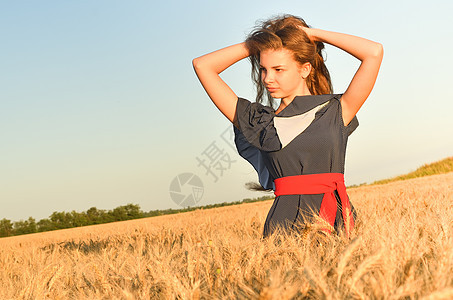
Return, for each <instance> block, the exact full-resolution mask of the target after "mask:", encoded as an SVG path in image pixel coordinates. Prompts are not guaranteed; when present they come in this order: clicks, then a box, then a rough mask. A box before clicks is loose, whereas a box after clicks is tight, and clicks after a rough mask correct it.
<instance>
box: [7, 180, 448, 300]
mask: <svg viewBox="0 0 453 300" xmlns="http://www.w3.org/2000/svg"><path fill="white" fill-rule="evenodd" d="M348 193H349V196H350V198H351V201H352V202H353V204H354V206H355V207H356V209H357V212H358V220H357V222H356V227H355V230H354V232H353V234H352V237H351V239H350V240H347V239H346V238H345V237H344V236H341V235H325V234H323V233H320V232H319V231H318V230H316V228H315V227H312V228H311V229H309V230H306V231H304V232H303V233H302V234H294V235H282V234H280V235H273V236H271V237H270V238H268V239H265V240H263V239H261V235H262V229H263V223H264V220H265V217H266V214H267V211H268V210H269V208H270V206H271V203H272V201H265V202H258V203H248V204H241V205H236V206H229V207H221V208H216V209H209V210H196V211H193V212H188V213H183V214H178V215H167V216H161V217H154V218H147V219H140V220H132V221H125V222H118V223H110V224H103V225H96V226H88V227H83V228H74V229H66V230H60V231H54V232H45V233H38V234H31V235H25V236H17V237H9V238H2V239H0V266H1V268H0V299H238V298H239V299H452V298H453V173H448V174H443V175H433V176H429V177H423V178H416V179H411V180H406V181H399V182H392V183H388V184H385V185H372V186H363V187H358V188H353V189H349V190H348Z"/></svg>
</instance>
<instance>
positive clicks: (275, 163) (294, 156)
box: [233, 94, 359, 237]
mask: <svg viewBox="0 0 453 300" xmlns="http://www.w3.org/2000/svg"><path fill="white" fill-rule="evenodd" d="M340 97H341V94H335V95H308V96H296V97H295V98H294V100H293V101H292V102H291V103H290V104H289V105H288V106H287V107H285V108H284V109H283V110H282V111H281V112H280V113H278V114H276V113H275V110H274V109H273V108H271V107H269V106H264V105H262V104H260V103H257V102H250V101H248V100H246V99H242V98H238V102H237V107H236V119H237V124H238V126H239V128H236V127H235V126H233V127H234V133H235V143H236V147H237V150H238V152H239V154H240V155H241V156H242V157H243V158H245V159H246V160H247V161H248V162H250V163H251V164H252V166H253V167H254V168H255V170H256V171H257V173H258V178H259V182H260V184H261V185H262V186H263V187H264V188H265V189H269V190H270V189H274V190H275V185H274V183H273V181H274V179H275V178H280V177H284V176H293V175H306V174H319V173H343V174H344V162H345V154H346V144H347V141H348V136H349V135H350V134H351V133H352V132H353V131H354V130H355V129H356V128H357V126H358V125H359V123H358V120H357V118H356V117H354V119H353V120H352V121H351V122H350V123H349V124H348V125H347V126H344V123H343V118H342V112H341V104H340ZM335 195H336V197H337V207H338V210H337V214H336V218H335V224H334V228H335V229H336V230H338V229H339V228H338V227H339V226H342V228H344V227H343V217H342V214H341V204H340V200H339V196H338V193H337V192H335ZM323 196H324V194H315V195H281V196H278V197H276V198H275V200H274V202H273V204H272V207H271V209H270V211H269V213H268V215H267V218H266V222H265V224H264V232H263V235H264V236H265V237H266V236H268V235H269V234H271V233H272V232H273V231H274V230H275V228H276V226H281V227H283V228H284V229H294V228H295V226H296V225H298V224H303V223H305V222H312V221H313V213H315V214H318V213H319V210H320V207H321V202H322V198H323ZM351 207H352V205H351ZM352 212H353V216H354V219H355V215H356V213H355V210H354V208H353V207H352ZM299 222H301V223H299Z"/></svg>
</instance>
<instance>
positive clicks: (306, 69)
mask: <svg viewBox="0 0 453 300" xmlns="http://www.w3.org/2000/svg"><path fill="white" fill-rule="evenodd" d="M311 69H312V66H311V63H309V62H306V63H304V64H303V65H301V66H300V69H299V72H300V76H302V78H303V79H305V78H307V77H308V75H310V72H311Z"/></svg>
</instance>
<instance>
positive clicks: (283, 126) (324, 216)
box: [193, 15, 383, 237]
mask: <svg viewBox="0 0 453 300" xmlns="http://www.w3.org/2000/svg"><path fill="white" fill-rule="evenodd" d="M323 43H328V44H331V45H333V46H335V47H338V48H340V49H342V50H344V51H346V52H347V53H349V54H351V55H353V56H354V57H356V58H357V59H359V60H360V61H361V64H360V67H359V68H358V70H357V72H356V74H355V75H354V77H353V78H352V80H351V83H350V84H349V86H348V88H347V89H346V91H345V92H344V93H343V94H332V85H331V81H330V75H329V72H328V70H327V68H326V66H325V64H324V60H323V57H322V54H321V50H322V49H323V48H324V44H323ZM382 56H383V48H382V45H381V44H379V43H375V42H372V41H370V40H367V39H364V38H360V37H356V36H352V35H347V34H342V33H336V32H330V31H325V30H321V29H315V28H310V27H308V25H307V24H306V23H305V21H304V20H302V19H301V18H298V17H295V16H291V15H284V16H280V17H277V18H273V19H270V20H268V21H265V22H263V23H262V24H261V25H260V26H259V27H257V28H256V29H255V30H254V31H253V32H252V33H251V34H250V35H249V36H248V38H247V39H246V41H245V42H244V43H239V44H235V45H232V46H229V47H226V48H223V49H220V50H217V51H215V52H212V53H209V54H206V55H203V56H201V57H198V58H195V59H194V60H193V66H194V69H195V72H196V74H197V76H198V79H199V80H200V82H201V84H202V85H203V87H204V89H205V90H206V92H207V94H208V95H209V97H210V98H211V100H212V101H213V102H214V104H215V105H216V106H217V108H218V109H219V110H220V111H221V112H222V113H223V114H224V115H225V116H226V117H227V118H228V119H229V120H230V121H231V122H232V123H233V124H234V132H235V142H236V146H237V149H238V152H239V154H240V155H241V156H242V157H244V158H245V159H246V160H247V161H249V162H250V163H251V164H252V165H253V167H254V168H255V169H256V171H257V172H258V175H259V181H260V184H261V186H262V188H263V189H269V190H270V189H273V190H274V192H275V195H276V198H275V200H274V203H273V205H272V207H271V209H270V211H269V213H268V216H267V218H266V222H265V225H264V233H263V235H264V237H266V236H268V235H269V234H271V233H272V232H274V231H275V229H276V228H278V227H281V228H283V229H286V230H292V229H294V228H295V227H296V226H298V225H299V224H302V225H303V224H307V222H313V221H315V220H317V222H321V225H322V226H323V228H324V229H325V230H326V231H329V232H331V231H332V230H335V231H337V232H338V231H340V230H342V229H344V230H345V232H346V235H347V236H349V234H350V232H351V230H352V229H353V227H354V221H355V211H354V208H353V207H352V205H351V203H350V202H349V198H348V196H347V194H346V188H345V184H344V176H343V174H344V160H345V153H346V143H347V139H348V136H349V135H350V134H351V133H352V132H353V131H354V130H355V129H356V128H357V126H358V121H357V118H356V116H355V115H356V113H357V111H358V110H359V109H360V107H361V106H362V104H363V103H364V102H365V100H366V99H367V97H368V95H369V94H370V92H371V90H372V88H373V86H374V83H375V81H376V77H377V75H378V72H379V67H380V65H381V61H382ZM247 57H248V58H249V59H250V61H251V63H252V78H253V80H254V82H255V84H256V86H257V98H256V102H250V101H248V100H245V99H243V98H238V96H237V95H236V94H235V93H234V92H233V91H232V90H231V88H230V87H229V86H228V85H227V84H226V83H225V82H224V81H223V80H222V79H221V78H220V76H219V74H220V73H221V72H222V71H224V70H225V69H226V68H228V67H229V66H231V65H232V64H234V63H236V62H238V61H240V60H242V59H244V58H247ZM274 98H279V99H281V101H280V104H279V106H278V108H277V109H276V110H275V109H274V100H273V99H274ZM266 100H267V101H268V103H267V104H268V105H264V104H263V103H264V101H266Z"/></svg>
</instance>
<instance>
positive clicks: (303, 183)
mask: <svg viewBox="0 0 453 300" xmlns="http://www.w3.org/2000/svg"><path fill="white" fill-rule="evenodd" d="M274 183H275V196H276V197H278V196H281V195H303V194H324V197H323V198H322V202H321V208H320V210H319V216H320V217H321V219H323V220H324V221H326V222H327V223H328V224H329V225H330V227H328V228H326V231H328V232H331V231H332V229H333V226H334V223H335V217H336V214H337V199H336V197H335V194H334V191H337V192H338V195H339V196H340V200H341V213H342V216H343V221H344V228H345V229H346V236H347V237H348V238H349V234H350V232H351V231H352V229H353V228H354V218H353V216H352V211H351V203H350V202H349V197H348V194H347V193H346V186H345V184H344V174H342V173H321V174H309V175H296V176H286V177H280V178H276V179H275V180H274Z"/></svg>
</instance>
